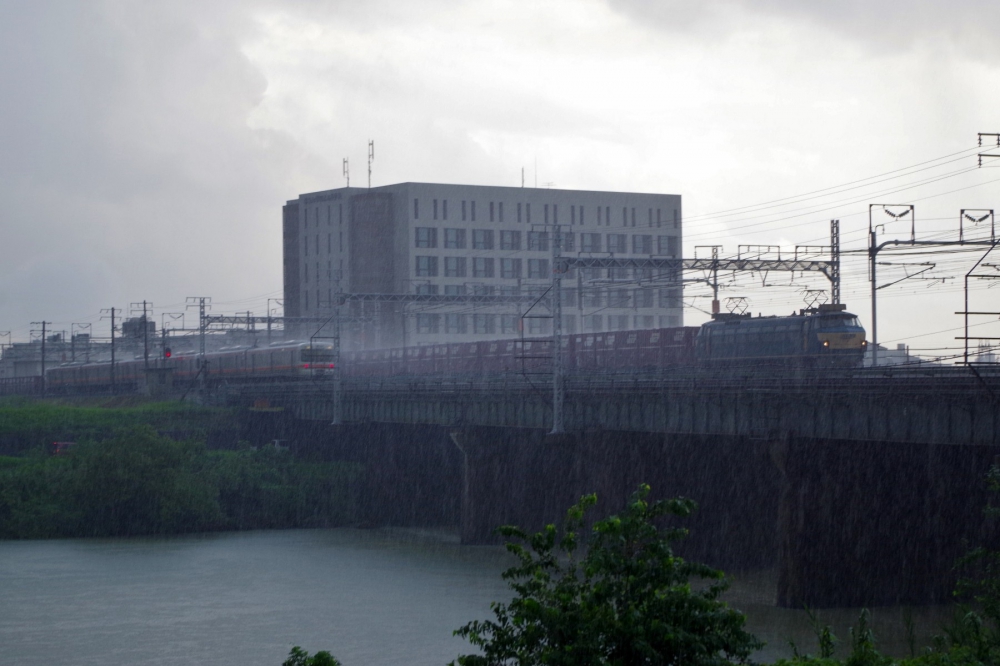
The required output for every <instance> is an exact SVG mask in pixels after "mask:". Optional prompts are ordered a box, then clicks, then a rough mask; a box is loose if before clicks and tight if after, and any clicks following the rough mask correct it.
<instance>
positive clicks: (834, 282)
mask: <svg viewBox="0 0 1000 666" xmlns="http://www.w3.org/2000/svg"><path fill="white" fill-rule="evenodd" d="M830 267H831V268H830V292H831V294H830V295H831V299H830V300H831V302H832V303H833V304H834V305H840V220H830Z"/></svg>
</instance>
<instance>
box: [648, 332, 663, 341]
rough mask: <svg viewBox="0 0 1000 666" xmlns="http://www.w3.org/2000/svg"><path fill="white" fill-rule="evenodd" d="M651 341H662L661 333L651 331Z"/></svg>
mask: <svg viewBox="0 0 1000 666" xmlns="http://www.w3.org/2000/svg"><path fill="white" fill-rule="evenodd" d="M649 341H650V342H651V343H653V344H656V343H657V342H659V341H660V334H659V333H650V334H649Z"/></svg>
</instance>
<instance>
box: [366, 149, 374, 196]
mask: <svg viewBox="0 0 1000 666" xmlns="http://www.w3.org/2000/svg"><path fill="white" fill-rule="evenodd" d="M374 161H375V141H374V140H372V139H369V140H368V189H369V190H370V189H372V162H374Z"/></svg>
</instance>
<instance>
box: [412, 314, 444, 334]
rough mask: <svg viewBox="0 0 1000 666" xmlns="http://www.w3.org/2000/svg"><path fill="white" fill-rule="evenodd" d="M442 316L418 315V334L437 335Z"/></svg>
mask: <svg viewBox="0 0 1000 666" xmlns="http://www.w3.org/2000/svg"><path fill="white" fill-rule="evenodd" d="M440 319H441V317H440V315H436V314H418V315H417V333H424V334H431V333H437V332H438V327H439V325H440V324H439V322H440Z"/></svg>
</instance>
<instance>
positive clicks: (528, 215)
mask: <svg viewBox="0 0 1000 666" xmlns="http://www.w3.org/2000/svg"><path fill="white" fill-rule="evenodd" d="M524 218H525V221H526V222H527V223H528V224H531V204H530V203H528V204H524Z"/></svg>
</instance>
